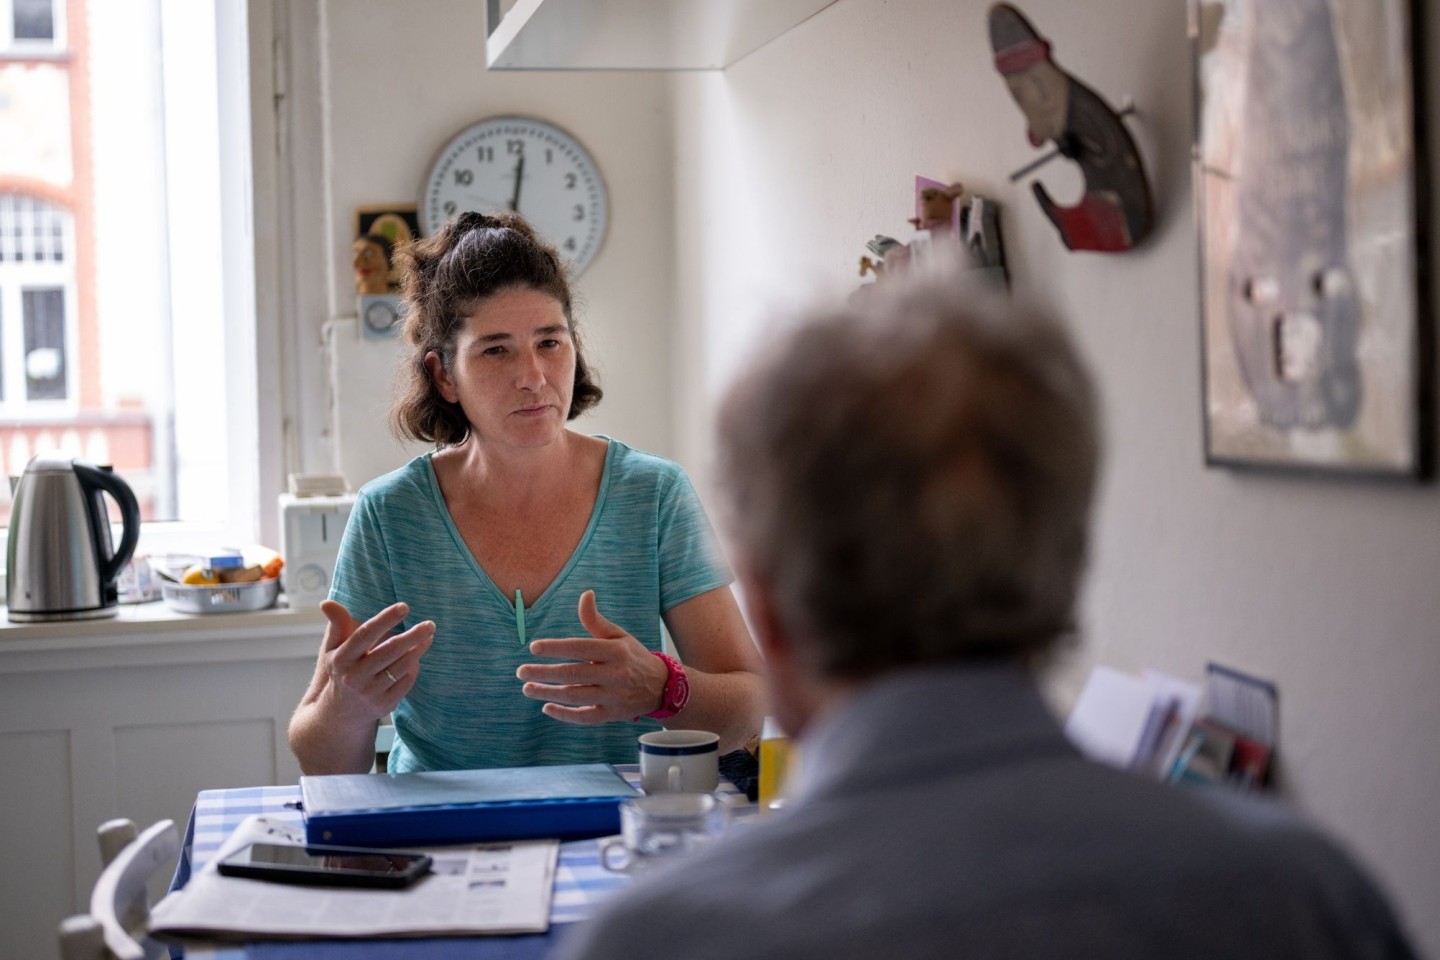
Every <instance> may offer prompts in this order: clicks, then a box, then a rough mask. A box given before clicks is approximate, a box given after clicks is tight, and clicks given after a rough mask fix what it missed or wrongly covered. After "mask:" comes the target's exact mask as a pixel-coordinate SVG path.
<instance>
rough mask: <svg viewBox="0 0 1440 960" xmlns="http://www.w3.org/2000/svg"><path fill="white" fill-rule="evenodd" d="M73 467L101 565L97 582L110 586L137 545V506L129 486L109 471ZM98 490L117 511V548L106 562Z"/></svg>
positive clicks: (105, 516) (103, 519)
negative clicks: (100, 532) (93, 530)
mask: <svg viewBox="0 0 1440 960" xmlns="http://www.w3.org/2000/svg"><path fill="white" fill-rule="evenodd" d="M74 467H75V477H76V478H77V479H78V480H79V481H80V488H81V489H82V490H84V491H85V494H86V498H85V502H86V505H87V506H89V507H90V510H91V513H90V522H91V524H92V525H94V526H95V534H96V543H95V554H96V557H97V558H98V559H99V560H100V562H101V564H102V566H101V568H100V582H101V583H102V584H109V583H113V582H115V578H116V577H118V576H119V575H120V571H121V569H122V568H123V567H124V566H125V564H127V563H129V562H130V556H131V554H133V553H134V552H135V546H136V545H137V544H138V543H139V542H140V504H139V503H138V502H137V501H136V499H135V491H133V490H131V489H130V484H128V483H126V482H125V481H124V480H121V479H120V478H119V477H117V476H116V475H115V473H114V472H113V471H110V470H101V469H99V468H98V467H92V466H88V465H87V464H83V463H78V462H77V463H75V464H74ZM101 490H104V491H105V492H106V493H108V494H110V496H112V497H114V498H115V503H116V504H117V505H118V506H119V507H120V546H119V547H117V548H116V549H115V553H114V554H112V555H111V556H110V557H109V559H106V558H105V557H104V556H101V551H102V549H103V546H104V543H105V541H104V540H102V539H101V538H100V537H99V530H100V529H102V528H103V525H105V524H108V523H109V522H110V518H109V514H108V512H107V511H106V509H105V502H104V500H103V499H101V497H100V495H99V493H100V491H101ZM92 493H93V494H94V496H93V497H92V496H91V494H92Z"/></svg>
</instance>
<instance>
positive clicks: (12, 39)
mask: <svg viewBox="0 0 1440 960" xmlns="http://www.w3.org/2000/svg"><path fill="white" fill-rule="evenodd" d="M0 18H3V20H0V49H5V48H7V47H8V48H9V49H10V52H12V53H22V52H24V53H43V52H47V51H56V50H59V49H61V48H62V41H63V37H62V36H61V30H62V28H63V27H64V16H63V7H62V2H61V0H0Z"/></svg>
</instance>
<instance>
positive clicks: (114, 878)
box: [60, 820, 180, 960]
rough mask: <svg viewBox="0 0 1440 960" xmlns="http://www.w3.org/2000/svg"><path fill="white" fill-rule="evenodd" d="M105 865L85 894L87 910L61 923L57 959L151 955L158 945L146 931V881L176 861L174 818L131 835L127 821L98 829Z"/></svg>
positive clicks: (159, 950) (140, 959) (125, 959)
mask: <svg viewBox="0 0 1440 960" xmlns="http://www.w3.org/2000/svg"><path fill="white" fill-rule="evenodd" d="M98 834H99V840H100V856H101V858H102V859H103V860H104V861H105V868H104V869H103V870H102V871H100V878H99V879H98V880H96V881H95V889H94V891H93V892H92V893H91V894H90V912H89V913H88V914H79V915H77V916H73V917H67V918H65V919H64V920H62V921H61V922H60V956H61V957H62V960H152V958H156V957H163V956H165V953H166V951H165V947H164V945H163V944H159V943H156V942H155V941H153V940H151V939H150V938H149V937H148V936H146V934H145V923H146V920H148V919H149V916H150V891H149V889H148V888H149V881H150V878H151V877H152V876H154V875H155V874H156V873H157V872H158V871H160V870H162V869H165V868H167V867H169V866H170V865H172V864H173V863H174V862H175V859H176V858H177V857H178V856H179V854H180V836H179V834H178V833H176V831H175V822H174V821H173V820H161V821H160V822H159V823H156V824H155V825H154V826H152V827H150V828H149V829H148V830H146V831H145V832H144V833H141V834H139V835H138V836H137V835H136V830H135V824H134V823H132V822H130V821H129V820H110V821H107V822H106V823H104V824H101V826H100V829H99V831H98Z"/></svg>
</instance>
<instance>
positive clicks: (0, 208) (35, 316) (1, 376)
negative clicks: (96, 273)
mask: <svg viewBox="0 0 1440 960" xmlns="http://www.w3.org/2000/svg"><path fill="white" fill-rule="evenodd" d="M70 223H71V217H70V214H69V212H68V211H66V210H65V209H64V208H62V207H60V206H57V205H56V204H53V203H50V202H48V201H46V200H44V199H41V198H37V197H33V196H29V195H27V194H23V193H0V416H4V417H6V418H17V417H18V418H24V417H27V416H28V417H39V418H53V417H57V416H71V415H73V414H74V412H75V410H74V405H73V404H72V403H68V402H67V401H69V400H70V399H71V398H72V397H73V395H74V390H73V386H72V385H71V383H70V380H69V372H70V370H71V369H72V368H73V364H71V363H70V362H69V357H68V351H69V344H72V343H74V340H75V333H74V327H75V318H74V315H73V311H72V310H71V309H70V306H71V305H72V304H73V303H74V296H73V295H71V294H70V292H69V291H70V290H71V288H72V287H73V284H74V269H73V266H72V261H73V259H74V257H73V255H72V254H71V252H70V249H71V229H70Z"/></svg>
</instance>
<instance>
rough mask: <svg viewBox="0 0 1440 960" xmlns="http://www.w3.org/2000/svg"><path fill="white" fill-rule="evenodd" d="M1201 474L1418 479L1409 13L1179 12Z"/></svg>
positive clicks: (1294, 7) (1423, 375)
mask: <svg viewBox="0 0 1440 960" xmlns="http://www.w3.org/2000/svg"><path fill="white" fill-rule="evenodd" d="M1189 2H1190V7H1189V11H1190V37H1191V44H1192V50H1193V64H1194V71H1195V97H1196V101H1195V108H1196V109H1195V144H1194V167H1195V200H1196V210H1195V214H1196V223H1197V226H1198V228H1199V234H1200V236H1199V251H1200V288H1201V298H1202V311H1201V314H1202V322H1203V342H1202V356H1203V362H1204V377H1203V380H1204V390H1205V397H1204V418H1205V458H1206V462H1207V463H1208V464H1220V465H1233V466H1255V467H1279V468H1294V469H1306V470H1323V471H1338V472H1344V473H1355V474H1385V475H1392V476H1401V477H1419V476H1423V475H1425V474H1426V473H1427V471H1428V458H1429V438H1428V433H1429V419H1430V418H1429V415H1428V413H1429V411H1428V409H1427V406H1428V404H1427V401H1426V397H1427V396H1428V389H1429V377H1430V375H1431V373H1430V367H1431V363H1430V356H1429V354H1430V347H1429V343H1430V340H1429V335H1428V334H1429V330H1428V328H1426V327H1424V326H1422V324H1424V323H1426V322H1427V321H1426V320H1425V317H1426V311H1425V310H1424V309H1423V307H1424V304H1423V302H1422V296H1423V290H1424V287H1423V285H1422V283H1421V280H1422V277H1421V270H1422V268H1423V267H1424V264H1422V262H1421V260H1420V251H1421V250H1422V249H1423V245H1422V244H1421V236H1420V229H1421V224H1422V222H1423V221H1422V217H1421V212H1420V210H1419V203H1418V201H1419V197H1420V193H1419V189H1418V184H1417V181H1416V176H1417V173H1416V171H1417V169H1418V166H1417V158H1416V154H1417V137H1416V125H1415V91H1416V87H1415V81H1414V76H1413V60H1412V48H1411V44H1412V30H1413V29H1414V24H1413V22H1412V14H1413V10H1412V7H1411V3H1412V0H1189Z"/></svg>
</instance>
